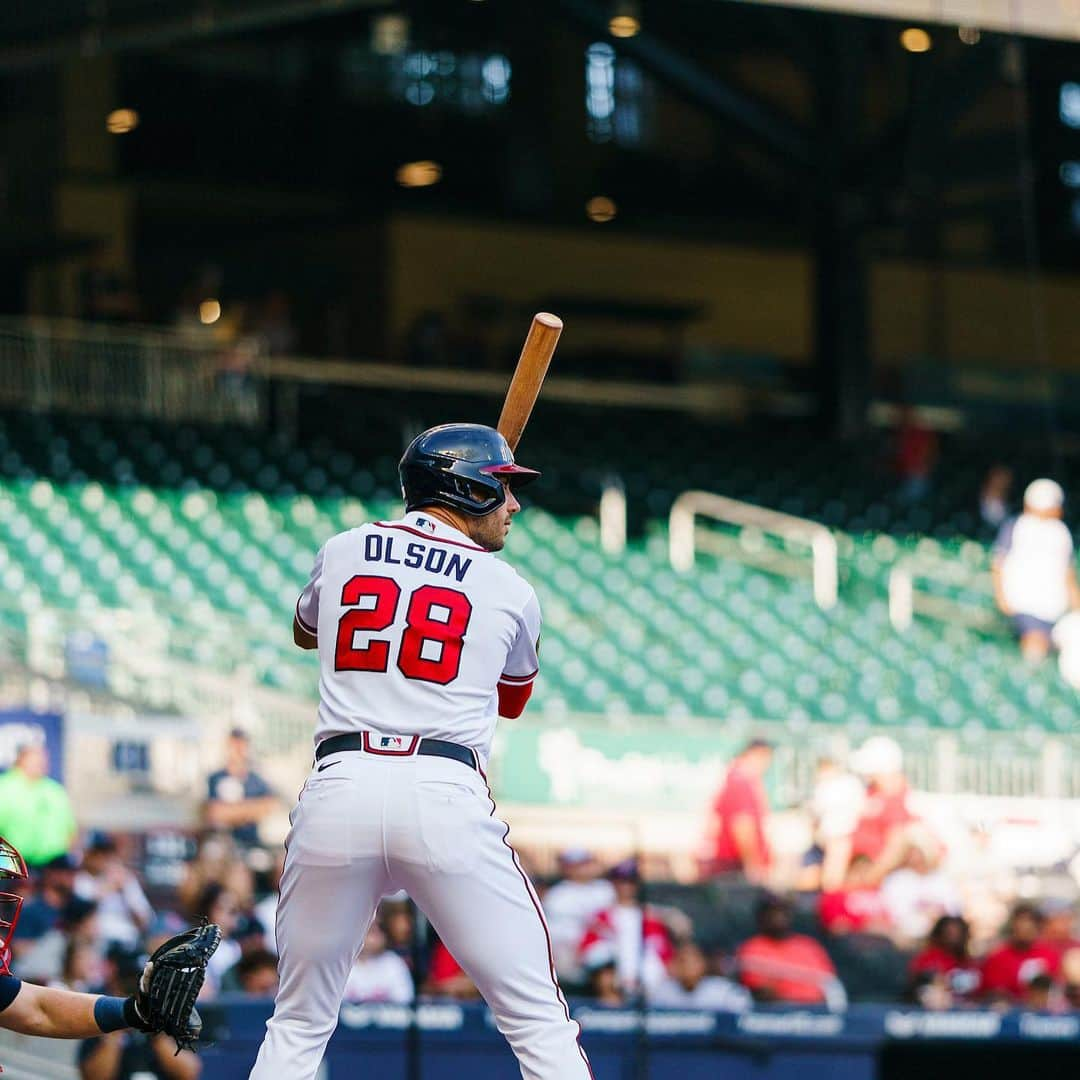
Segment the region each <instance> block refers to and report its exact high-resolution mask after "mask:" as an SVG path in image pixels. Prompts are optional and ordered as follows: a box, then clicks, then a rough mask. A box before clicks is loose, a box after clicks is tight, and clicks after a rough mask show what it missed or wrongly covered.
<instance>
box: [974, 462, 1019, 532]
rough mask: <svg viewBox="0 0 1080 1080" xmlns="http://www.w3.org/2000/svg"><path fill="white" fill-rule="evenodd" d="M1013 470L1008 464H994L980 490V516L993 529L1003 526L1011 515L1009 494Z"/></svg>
mask: <svg viewBox="0 0 1080 1080" xmlns="http://www.w3.org/2000/svg"><path fill="white" fill-rule="evenodd" d="M1012 483H1013V471H1012V469H1010V468H1009V467H1008V466H1007V465H992V466H991V467H990V469H989V471H988V472H987V474H986V479H985V480H983V485H982V490H981V491H980V492H979V517H981V518H982V520H983V523H984V524H985V525H989V526H990V528H992V529H999V528H1001V525H1002V523H1003V522H1004V521H1005V519H1006V518H1007V517H1008V516H1009V495H1010V493H1011V492H1012Z"/></svg>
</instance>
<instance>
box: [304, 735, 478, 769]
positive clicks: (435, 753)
mask: <svg viewBox="0 0 1080 1080" xmlns="http://www.w3.org/2000/svg"><path fill="white" fill-rule="evenodd" d="M414 740H415V741H414ZM401 742H406V743H409V744H411V745H408V746H407V747H405V748H402V747H401V746H400V745H398V744H400V743H401ZM382 744H386V745H382ZM343 750H363V751H365V752H367V753H369V754H374V755H375V756H376V757H412V756H413V755H414V754H415V755H418V756H420V757H444V758H450V759H451V761H460V762H461V764H462V765H468V766H469V768H470V769H475V768H476V755H475V754H474V753H473V752H472V751H471V750H470V749H468V747H465V746H459V745H458V744H457V743H452V742H446V741H445V740H443V739H415V736H410V738H409V739H406V740H402V739H400V738H397V737H393V736H386V735H373V734H372V733H370V732H367V731H356V732H349V733H347V734H342V735H331V736H330V737H329V738H327V739H323V741H322V742H321V743H319V745H318V747H317V748H316V750H315V760H316V761H322V759H323V758H324V757H329V755H330V754H339V753H341V752H342V751H343Z"/></svg>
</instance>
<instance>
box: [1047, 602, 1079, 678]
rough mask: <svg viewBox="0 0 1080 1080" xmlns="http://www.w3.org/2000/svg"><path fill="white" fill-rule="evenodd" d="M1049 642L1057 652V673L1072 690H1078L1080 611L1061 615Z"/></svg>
mask: <svg viewBox="0 0 1080 1080" xmlns="http://www.w3.org/2000/svg"><path fill="white" fill-rule="evenodd" d="M1050 641H1051V643H1052V644H1053V646H1054V648H1055V649H1057V651H1058V672H1059V674H1060V675H1061V677H1062V679H1064V680H1065V682H1066V683H1068V684H1069V686H1071V687H1072V688H1073V689H1074V690H1080V611H1070V612H1068V613H1066V614H1065V615H1062V616H1061V618H1060V619H1058V621H1057V622H1056V623H1055V624H1054V629H1053V630H1052V631H1051V633H1050Z"/></svg>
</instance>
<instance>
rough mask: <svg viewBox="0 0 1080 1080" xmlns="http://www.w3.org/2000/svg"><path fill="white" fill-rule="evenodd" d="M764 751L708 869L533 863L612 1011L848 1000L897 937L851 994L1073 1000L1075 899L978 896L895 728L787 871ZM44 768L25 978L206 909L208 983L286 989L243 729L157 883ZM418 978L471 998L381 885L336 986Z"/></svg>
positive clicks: (29, 829)
mask: <svg viewBox="0 0 1080 1080" xmlns="http://www.w3.org/2000/svg"><path fill="white" fill-rule="evenodd" d="M772 757H773V748H772V747H771V746H770V745H769V744H768V743H767V742H765V741H762V740H754V741H752V742H750V743H749V744H747V745H746V746H745V747H744V748H743V750H742V752H741V753H739V754H738V755H737V756H736V757H735V759H734V760H733V761H732V762H731V764H730V767H729V768H728V770H727V773H726V776H725V777H724V778H723V782H722V783H721V785H720V787H719V790H718V792H717V796H716V799H715V801H714V804H713V816H712V823H711V828H710V831H709V850H708V851H707V853H706V857H705V858H703V861H702V881H701V883H699V884H698V885H695V886H676V885H673V884H671V883H658V882H653V881H647V880H644V879H643V875H642V872H641V867H640V866H639V863H638V861H637V860H635V859H633V858H629V859H622V860H620V861H617V862H614V863H613V864H604V863H602V862H601V860H600V859H598V858H597V857H596V856H595V854H594V853H592V852H590V851H588V850H585V849H583V848H571V849H568V850H565V851H562V852H561V853H560V854H559V856H558V863H557V873H556V874H554V875H548V876H545V875H543V874H534V875H533V876H534V878H535V879H536V880H537V885H538V892H539V894H540V897H541V902H542V905H543V908H544V911H545V913H546V917H547V921H548V924H549V928H550V936H551V943H552V950H553V955H554V960H555V965H556V967H557V969H558V971H559V973H560V977H561V979H562V982H563V984H564V986H565V988H566V989H567V992H568V993H570V994H572V995H575V996H579V997H583V998H587V999H591V1000H592V1001H593V1002H594V1003H595V1004H596V1005H599V1006H610V1007H620V1006H622V1007H639V1006H643V1005H644V1006H655V1007H672V1008H703V1009H714V1010H720V1011H730V1012H740V1011H743V1010H746V1009H749V1008H751V1007H753V1005H754V1004H755V1003H791V1004H797V1005H800V1006H822V1007H826V1008H833V1009H838V1008H843V1007H844V1005H845V1004H846V1002H847V1001H848V1000H849V999H850V997H851V996H852V995H851V993H850V991H851V987H850V986H846V985H845V982H846V980H848V978H849V974H848V972H849V970H850V961H851V958H852V956H853V955H858V956H861V957H868V956H872V955H874V954H875V952H876V953H877V954H879V955H880V953H881V948H882V946H885V947H886V948H887V950H888V955H889V956H890V957H892V958H893V960H894V961H895V962H898V963H899V964H900V965H902V979H901V981H900V984H899V985H897V984H896V983H895V980H894V981H893V983H891V984H889V983H887V982H882V983H880V984H876V985H874V984H872V985H871V987H870V991H869V995H868V994H867V992H866V990H865V989H864V990H863V991H862V992H861V994H858V995H856V996H862V997H863V998H865V997H867V996H870V997H874V996H877V997H878V998H879V999H882V998H888V997H892V999H893V1000H896V999H897V998H898V997H903V998H906V1000H907V1001H908V1002H910V1003H911V1004H915V1005H920V1006H922V1007H925V1008H928V1009H945V1008H957V1007H968V1006H974V1005H979V1006H984V1007H985V1006H993V1007H1010V1006H1019V1007H1025V1008H1030V1009H1040V1010H1048V1011H1063V1010H1067V1009H1072V1008H1080V936H1078V935H1077V930H1076V910H1075V908H1074V905H1073V904H1072V903H1071V902H1069V901H1068V900H1064V899H1061V898H1057V899H1055V900H1052V901H1045V900H1044V901H1043V902H1042V903H1040V904H1034V903H1030V902H1025V901H1020V902H1016V903H1014V904H1013V906H1012V907H1011V910H1007V909H1006V908H1004V907H1002V906H1001V905H1000V904H999V905H998V906H996V907H995V906H992V905H991V906H984V908H978V906H977V905H973V903H972V899H973V897H976V896H977V895H981V893H979V892H978V891H976V892H973V891H972V890H971V889H970V888H968V887H967V886H968V885H971V884H972V883H973V882H974V883H975V884H976V886H977V890H979V889H981V888H982V885H983V884H984V882H982V879H980V878H979V875H978V874H977V873H973V872H970V867H969V868H968V869H969V872H968V873H967V875H966V876H967V877H968V878H970V880H969V881H967V882H965V881H962V880H957V878H956V877H955V876H954V875H953V874H952V873H950V871H949V869H948V868H949V860H948V858H947V857H946V856H947V852H946V850H945V845H944V844H943V843H942V842H941V841H940V840H939V839H938V838H936V837H935V835H934V832H933V829H932V827H931V825H930V824H929V823H928V822H926V821H923V820H920V818H919V816H918V815H917V813H916V812H915V811H914V809H913V808H912V806H911V805H910V799H909V794H910V793H909V790H908V784H907V780H906V778H905V776H904V772H903V757H902V754H901V752H900V749H899V747H898V746H897V745H896V744H895V743H894V742H892V740H891V739H888V738H884V737H881V736H878V737H874V738H871V739H869V740H867V741H866V743H864V744H863V745H862V746H861V747H860V748H859V749H858V750H857V751H856V753H855V754H854V755H853V756H852V758H851V760H850V762H848V763H842V762H840V761H835V760H826V761H822V762H821V763H820V766H819V769H818V773H817V777H816V783H815V785H814V789H813V792H812V794H811V797H810V799H809V802H808V805H807V813H808V814H809V815H810V818H811V819H812V822H813V830H812V843H811V844H810V845H809V846H808V847H807V848H806V850H805V851H804V852H803V854H802V856H801V857H800V858H799V859H798V861H797V865H796V866H794V867H792V866H790V865H789V866H787V867H784V866H782V865H781V864H782V860H781V859H779V858H778V857H777V856H776V854H775V853H774V851H773V847H772V844H771V834H772V832H773V828H772V826H773V815H772V814H771V811H770V807H769V799H768V795H767V776H768V772H769V767H770V764H771V761H772ZM47 773H48V761H47V756H46V755H45V752H44V751H43V750H42V749H41V748H39V747H27V748H24V749H23V750H22V752H21V753H20V755H19V759H18V761H17V763H16V765H15V766H14V768H12V769H11V770H9V772H8V773H7V774H5V775H4V776H3V777H0V834H3V835H9V836H11V838H12V839H13V841H14V842H15V843H17V844H20V842H21V846H22V848H23V851H24V854H25V855H26V857H27V859H28V862H29V863H30V864H31V866H32V873H31V878H30V880H29V881H27V882H26V883H24V884H23V886H22V887H21V888H22V892H23V895H24V897H25V902H24V906H23V909H22V914H21V918H20V920H19V924H18V929H17V932H16V934H15V936H14V941H13V945H12V966H13V970H14V971H15V973H16V974H18V975H19V976H20V977H22V978H24V979H28V980H31V981H36V982H40V983H46V984H49V985H53V986H61V987H67V988H70V989H74V990H102V991H104V992H107V993H110V994H116V995H123V994H126V993H128V992H130V990H131V986H132V981H133V980H134V979H135V978H136V977H137V975H138V973H139V971H140V970H141V966H142V963H143V960H144V958H145V956H146V955H147V953H148V952H149V951H152V950H153V949H154V948H155V947H156V945H158V944H159V943H161V942H162V941H164V940H165V939H166V938H168V937H169V936H171V935H172V934H175V933H177V932H179V931H180V930H182V929H183V928H185V927H186V926H187V925H189V924H191V923H193V922H196V921H198V920H200V919H203V918H205V919H209V920H211V921H213V922H216V923H218V924H220V925H221V927H222V928H223V931H224V940H223V943H222V945H221V947H220V949H219V950H218V952H217V954H216V955H215V957H214V959H213V962H212V964H211V966H210V969H209V973H208V979H207V984H206V987H205V989H204V992H203V1000H204V1001H213V1000H214V999H217V998H220V997H222V996H224V995H241V996H248V997H256V998H269V997H271V996H272V995H273V994H274V992H275V990H276V988H277V949H276V942H275V936H274V925H275V915H276V908H277V900H278V887H279V882H280V878H281V873H282V868H283V857H282V855H283V853H282V852H280V851H276V850H270V849H267V848H265V847H263V846H262V845H261V844H260V838H259V825H260V823H261V822H262V821H263V820H264V819H265V818H266V817H267V816H268V815H269V814H271V813H273V812H274V811H275V810H277V809H279V808H280V806H281V802H280V800H279V797H278V796H277V795H276V794H275V793H274V792H273V790H272V789H271V787H270V785H269V784H267V783H266V781H265V780H264V779H263V778H262V777H261V776H260V775H259V774H258V771H257V769H256V768H255V766H254V764H253V762H252V758H251V749H250V745H249V742H248V738H247V736H246V735H245V733H244V732H243V731H240V730H237V731H234V732H232V733H231V734H230V736H229V738H228V742H227V747H226V752H225V755H224V760H223V763H222V767H221V768H220V769H219V770H217V771H215V772H214V773H212V774H211V775H210V776H209V777H208V778H207V789H206V803H205V810H204V825H205V827H204V830H203V831H202V833H201V835H200V837H199V839H198V842H197V845H196V847H195V850H194V855H193V857H192V858H190V859H189V860H187V861H186V862H185V863H184V864H183V866H182V870H181V873H180V875H179V877H178V879H177V880H176V881H175V883H174V885H173V886H172V887H170V888H168V889H167V890H163V889H162V888H161V886H160V884H159V885H157V886H156V887H155V888H153V889H151V888H149V887H148V885H147V883H146V879H145V878H144V877H143V876H141V875H140V874H139V873H138V872H137V871H136V870H135V869H133V865H132V864H133V861H134V860H133V858H132V849H131V843H130V841H131V838H130V837H125V836H120V837H117V836H111V835H108V834H105V833H97V832H95V833H91V834H90V835H88V836H85V837H83V838H82V839H81V841H79V838H78V836H77V833H76V831H75V824H74V817H73V816H72V814H71V808H70V805H68V804H67V801H66V794H65V793H64V791H63V788H62V787H61V786H60V785H59V784H56V782H55V781H52V780H50V779H49V778H48V775H47ZM28 807H30V808H32V812H31V811H30V810H28V809H27V808H28ZM721 909H723V910H724V913H723V914H721ZM878 991H880V993H878ZM417 996H425V997H429V998H437V999H438V998H443V999H453V1000H457V1001H470V1000H478V999H479V994H478V992H477V989H476V987H475V985H474V984H473V982H472V980H471V979H470V978H469V976H468V974H467V973H466V972H465V971H463V970H462V968H461V967H460V966H459V965H458V963H457V962H456V960H455V958H454V957H453V955H452V954H451V952H450V951H449V950H448V949H447V948H446V946H445V945H444V944H443V943H442V942H441V941H439V939H438V937H437V935H436V934H435V933H434V931H433V929H432V928H431V927H430V926H429V925H428V924H427V923H426V921H425V920H424V919H423V916H422V915H420V914H419V913H418V912H417V911H416V910H415V909H414V908H413V906H412V904H411V903H410V902H409V900H408V898H407V897H406V896H404V895H400V896H394V897H389V898H387V899H386V900H384V902H383V903H382V905H381V907H380V909H379V912H378V914H377V917H376V919H375V921H374V922H373V923H372V925H371V927H370V928H369V929H368V931H367V934H366V937H365V940H364V947H363V949H362V951H361V952H360V953H359V955H358V956H357V957H356V958H355V960H354V963H353V966H352V970H351V972H350V974H349V977H348V982H347V985H346V988H345V1001H346V1003H348V1004H357V1003H362V1002H391V1003H398V1004H407V1003H409V1002H412V1001H413V1000H414V999H415V998H416V997H417ZM166 1059H168V1060H166ZM79 1061H80V1066H79V1067H80V1069H81V1075H82V1076H83V1077H84V1078H85V1080H128V1078H129V1077H134V1076H139V1075H145V1076H160V1077H176V1078H180V1080H192V1078H195V1077H197V1076H198V1075H199V1071H198V1070H199V1064H198V1059H197V1058H195V1057H194V1056H191V1055H181V1056H180V1057H178V1058H175V1059H174V1058H171V1057H170V1056H169V1055H166V1054H165V1053H164V1047H163V1045H161V1044H158V1043H156V1042H155V1040H152V1039H149V1040H148V1039H146V1038H145V1037H143V1036H141V1035H138V1034H136V1033H131V1032H127V1033H118V1034H117V1035H115V1036H109V1037H107V1038H106V1039H103V1040H97V1041H91V1042H88V1043H87V1044H85V1045H84V1046H83V1047H82V1048H81V1050H80V1052H79Z"/></svg>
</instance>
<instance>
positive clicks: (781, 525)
mask: <svg viewBox="0 0 1080 1080" xmlns="http://www.w3.org/2000/svg"><path fill="white" fill-rule="evenodd" d="M698 517H710V518H713V519H714V520H716V521H721V522H724V523H725V524H728V525H735V526H736V527H737V528H738V529H739V533H738V536H737V540H736V542H735V543H734V544H733V543H731V542H730V541H725V539H724V538H723V537H721V536H719V535H717V534H715V533H706V532H699V531H698V529H697V521H696V519H697V518H698ZM766 534H772V535H774V536H779V537H781V538H782V539H784V540H785V541H787V542H789V543H796V544H800V545H805V546H806V547H808V548H809V549H810V557H811V564H812V576H813V585H814V600H815V601H816V602H817V605H818V607H820V608H824V609H826V610H828V609H829V608H832V607H835V606H836V600H837V583H838V571H837V546H836V538H835V537H834V536H833V534H832V533H831V532H830V531H829V530H828V529H827V528H825V526H824V525H819V524H818V523H817V522H816V521H808V520H806V519H805V518H799V517H794V516H792V515H791V514H781V513H779V512H778V511H776V510H768V509H765V508H764V507H761V506H755V505H753V504H752V503H745V502H739V501H738V500H737V499H729V498H727V497H726V496H724V495H713V494H711V493H710V492H707V491H685V492H683V494H682V495H680V496H679V497H678V498H677V499H676V500H675V501H674V503H672V506H671V516H670V518H669V521H668V544H669V553H670V558H671V565H672V567H673V568H674V569H675V570H679V571H686V570H689V569H690V568H691V567H692V566H693V565H694V556H695V554H696V552H697V550H698V549H699V548H705V549H707V550H711V551H713V552H714V553H716V554H720V555H725V556H729V557H734V558H743V559H744V561H749V562H753V563H754V564H755V565H758V566H762V567H764V568H765V569H769V570H774V571H775V572H777V573H782V574H789V575H790V574H797V573H799V571H800V568H801V566H802V565H803V562H802V561H801V560H797V559H794V558H792V557H791V556H789V555H787V554H786V553H784V552H779V551H778V552H773V553H770V555H769V556H768V557H767V558H762V557H760V556H761V548H762V545H761V543H760V540H761V539H762V538H763V536H764V535H766ZM751 555H755V556H756V557H754V558H749V556H751Z"/></svg>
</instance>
